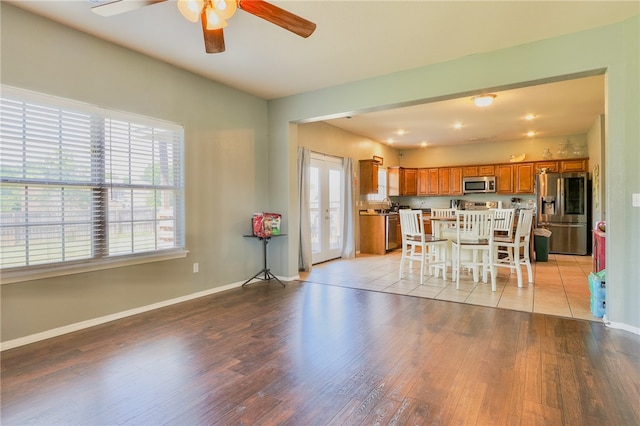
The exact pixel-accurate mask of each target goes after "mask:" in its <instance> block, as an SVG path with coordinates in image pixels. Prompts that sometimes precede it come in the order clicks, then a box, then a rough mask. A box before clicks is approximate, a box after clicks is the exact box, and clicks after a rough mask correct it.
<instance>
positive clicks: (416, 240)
mask: <svg viewBox="0 0 640 426" xmlns="http://www.w3.org/2000/svg"><path fill="white" fill-rule="evenodd" d="M398 214H399V215H400V230H401V233H402V257H401V258H400V272H399V277H400V279H402V278H403V276H404V268H405V263H406V262H409V269H413V262H414V261H419V262H420V284H423V283H424V275H425V271H426V270H427V268H429V271H430V273H433V271H434V270H435V271H436V272H435V275H436V276H438V271H440V270H442V278H443V279H444V280H446V279H447V267H446V265H447V259H446V253H447V251H446V244H447V240H446V239H441V238H435V237H433V236H432V235H425V233H424V221H423V220H424V219H423V216H422V210H408V209H403V210H400V212H399V213H398Z"/></svg>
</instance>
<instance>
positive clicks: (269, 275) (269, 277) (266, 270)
mask: <svg viewBox="0 0 640 426" xmlns="http://www.w3.org/2000/svg"><path fill="white" fill-rule="evenodd" d="M260 239H261V240H262V259H263V261H264V262H263V265H264V266H263V268H262V270H261V271H258V273H257V274H255V275H254V276H253V277H251V278H249V279H248V280H247V281H245V282H244V284H242V287H244V286H245V285H247V284H249V282H251V281H253V280H254V279H260V280H264V281H271V280H272V279H274V280H276V281H278V282H279V283H280V285H282V287H285V285H284V283H283V282H282V281H280V280H279V279H278V277H276V276H275V275H273V274H272V273H271V270H270V269H269V268H268V267H267V244H269V240H270V238H269V237H264V238H260ZM260 275H264V277H260Z"/></svg>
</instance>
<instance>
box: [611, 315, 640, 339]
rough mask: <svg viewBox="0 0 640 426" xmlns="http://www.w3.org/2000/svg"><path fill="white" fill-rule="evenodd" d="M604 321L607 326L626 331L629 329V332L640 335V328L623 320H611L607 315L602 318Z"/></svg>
mask: <svg viewBox="0 0 640 426" xmlns="http://www.w3.org/2000/svg"><path fill="white" fill-rule="evenodd" d="M602 322H603V323H604V325H605V327H608V328H615V329H618V330H624V331H628V332H629V333H633V334H637V335H640V328H638V327H632V326H630V325H628V324H624V323H621V322H611V321H609V319H608V318H607V316H606V315H605V316H604V317H603V318H602Z"/></svg>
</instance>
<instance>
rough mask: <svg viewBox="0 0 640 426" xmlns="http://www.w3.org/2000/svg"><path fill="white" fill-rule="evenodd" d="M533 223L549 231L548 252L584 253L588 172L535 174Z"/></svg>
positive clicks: (587, 242) (587, 238) (586, 242)
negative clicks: (534, 213) (534, 218)
mask: <svg viewBox="0 0 640 426" xmlns="http://www.w3.org/2000/svg"><path fill="white" fill-rule="evenodd" d="M536 197H537V209H538V215H537V226H538V227H540V228H545V229H548V230H549V231H551V239H550V241H549V253H560V254H581V255H582V254H587V252H588V249H589V247H590V245H589V241H590V239H589V229H588V228H589V210H588V209H589V205H588V200H589V197H590V194H589V175H588V173H541V174H539V175H537V176H536Z"/></svg>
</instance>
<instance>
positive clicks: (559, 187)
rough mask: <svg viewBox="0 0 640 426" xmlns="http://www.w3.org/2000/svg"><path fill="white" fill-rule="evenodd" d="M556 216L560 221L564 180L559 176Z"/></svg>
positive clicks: (562, 213)
mask: <svg viewBox="0 0 640 426" xmlns="http://www.w3.org/2000/svg"><path fill="white" fill-rule="evenodd" d="M558 199H559V201H558V206H557V207H558V215H560V218H561V220H562V216H564V178H563V177H562V176H560V178H559V179H558Z"/></svg>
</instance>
